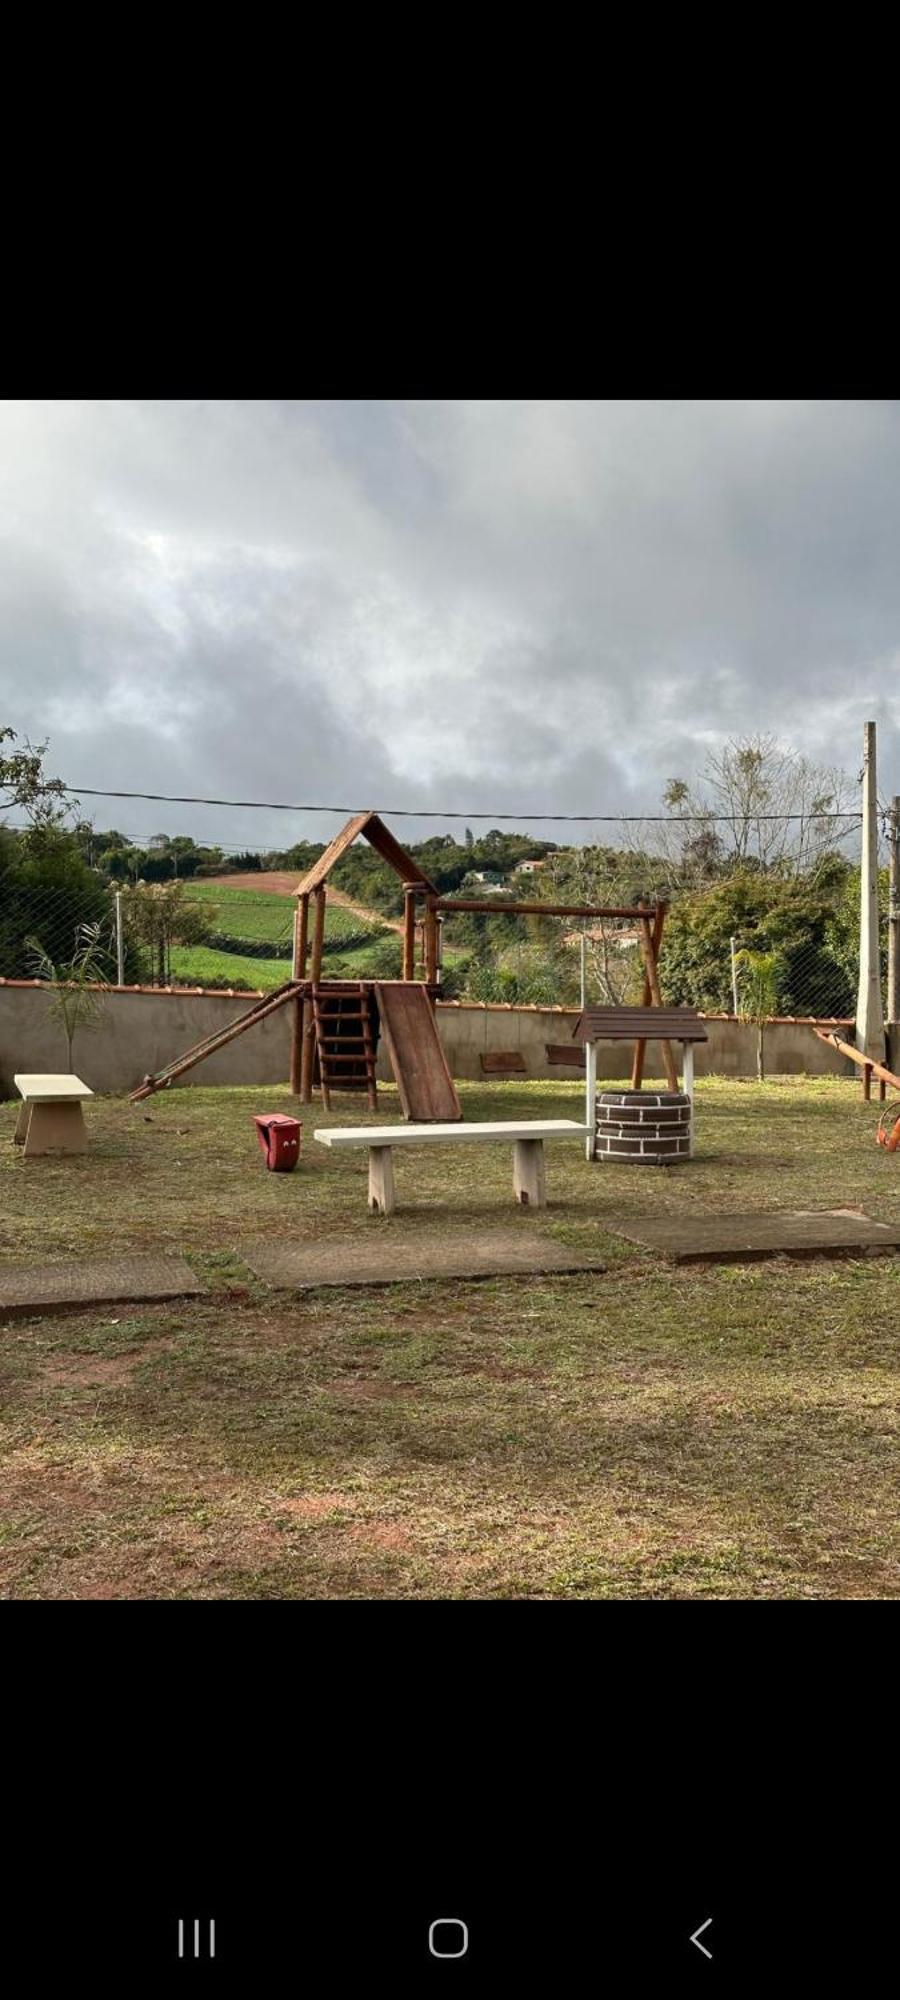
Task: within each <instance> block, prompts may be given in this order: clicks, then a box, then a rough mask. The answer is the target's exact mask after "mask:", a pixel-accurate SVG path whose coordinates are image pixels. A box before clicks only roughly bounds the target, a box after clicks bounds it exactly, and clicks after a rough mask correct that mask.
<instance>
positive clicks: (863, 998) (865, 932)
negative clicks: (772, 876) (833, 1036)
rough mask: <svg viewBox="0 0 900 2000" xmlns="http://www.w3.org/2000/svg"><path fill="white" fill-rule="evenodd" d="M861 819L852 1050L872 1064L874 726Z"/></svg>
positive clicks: (875, 1020)
mask: <svg viewBox="0 0 900 2000" xmlns="http://www.w3.org/2000/svg"><path fill="white" fill-rule="evenodd" d="M862 785H863V818H862V856H861V868H860V885H859V990H858V992H857V996H856V1046H857V1048H858V1049H860V1050H861V1051H862V1053H863V1054H864V1055H867V1056H870V1057H871V1058H872V1060H873V1061H874V1062H879V1063H880V1062H883V1061H884V1013H883V1010H882V1005H881V966H880V962H879V954H878V798H877V786H876V768H875V724H874V722H865V723H863V769H862ZM871 1088H872V1073H871V1070H868V1069H866V1070H864V1071H863V1090H864V1093H865V1095H866V1097H868V1096H869V1095H870V1092H871Z"/></svg>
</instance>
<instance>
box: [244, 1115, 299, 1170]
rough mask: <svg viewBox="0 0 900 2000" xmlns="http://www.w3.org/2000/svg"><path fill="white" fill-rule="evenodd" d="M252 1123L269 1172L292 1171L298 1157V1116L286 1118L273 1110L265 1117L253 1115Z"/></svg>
mask: <svg viewBox="0 0 900 2000" xmlns="http://www.w3.org/2000/svg"><path fill="white" fill-rule="evenodd" d="M253 1123H254V1125H255V1126H256V1136H257V1138H258V1140H259V1143H260V1146H261V1147H262V1150H263V1152H264V1154H265V1157H266V1166H267V1167H268V1169H269V1172H270V1173H272V1174H290V1173H293V1170H294V1168H295V1166H296V1165H297V1161H298V1159H299V1157H300V1134H301V1132H302V1130H303V1126H302V1125H301V1123H300V1120H299V1118H287V1117H285V1115H284V1113H283V1112H279V1111H275V1112H272V1113H271V1115H269V1116H267V1117H262V1118H256V1117H254V1120H253Z"/></svg>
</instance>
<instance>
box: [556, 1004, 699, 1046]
mask: <svg viewBox="0 0 900 2000" xmlns="http://www.w3.org/2000/svg"><path fill="white" fill-rule="evenodd" d="M572 1034H573V1037H574V1039H575V1041H576V1042H707V1041H708V1040H709V1036H708V1034H707V1032H706V1023H705V1021H701V1019H700V1016H699V1014H698V1013H697V1009H696V1007H586V1008H585V1010H584V1013H583V1014H579V1016H578V1019H577V1021H576V1022H575V1026H574V1027H573V1029H572Z"/></svg>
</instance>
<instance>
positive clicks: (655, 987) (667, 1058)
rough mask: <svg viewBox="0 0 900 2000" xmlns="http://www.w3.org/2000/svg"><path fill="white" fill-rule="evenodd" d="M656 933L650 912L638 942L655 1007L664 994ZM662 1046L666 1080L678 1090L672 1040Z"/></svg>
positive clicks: (646, 982) (659, 1003) (639, 928)
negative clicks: (656, 945) (656, 952)
mask: <svg viewBox="0 0 900 2000" xmlns="http://www.w3.org/2000/svg"><path fill="white" fill-rule="evenodd" d="M655 933H656V923H655V921H654V922H653V923H651V921H650V916H649V913H648V914H647V915H646V916H644V917H642V919H641V922H640V923H639V925H638V942H639V944H640V947H641V951H642V953H643V958H644V987H645V990H646V988H647V986H649V988H650V996H651V1000H652V1003H653V1005H654V1007H661V1006H662V994H661V992H660V987H659V973H658V972H657V969H656V954H655V952H654V949H653V940H654V936H655ZM661 1047H662V1053H663V1063H664V1064H665V1071H666V1082H667V1084H668V1086H669V1089H670V1090H677V1089H678V1071H677V1069H676V1068H675V1057H674V1056H673V1054H672V1044H671V1042H663V1043H662V1044H661ZM634 1066H635V1068H637V1049H635V1065H634ZM642 1067H643V1058H642ZM633 1088H634V1089H640V1083H638V1084H636V1085H633Z"/></svg>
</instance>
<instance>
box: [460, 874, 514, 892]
mask: <svg viewBox="0 0 900 2000" xmlns="http://www.w3.org/2000/svg"><path fill="white" fill-rule="evenodd" d="M466 882H477V883H478V886H479V888H480V889H487V890H488V892H489V893H490V894H494V895H495V894H496V893H497V891H498V890H499V889H505V888H506V883H505V881H504V878H503V876H502V875H498V874H497V873H496V871H495V870H494V869H493V868H470V870H469V873H468V875H467V876H466V880H465V882H464V883H463V885H462V886H463V888H465V886H466Z"/></svg>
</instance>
